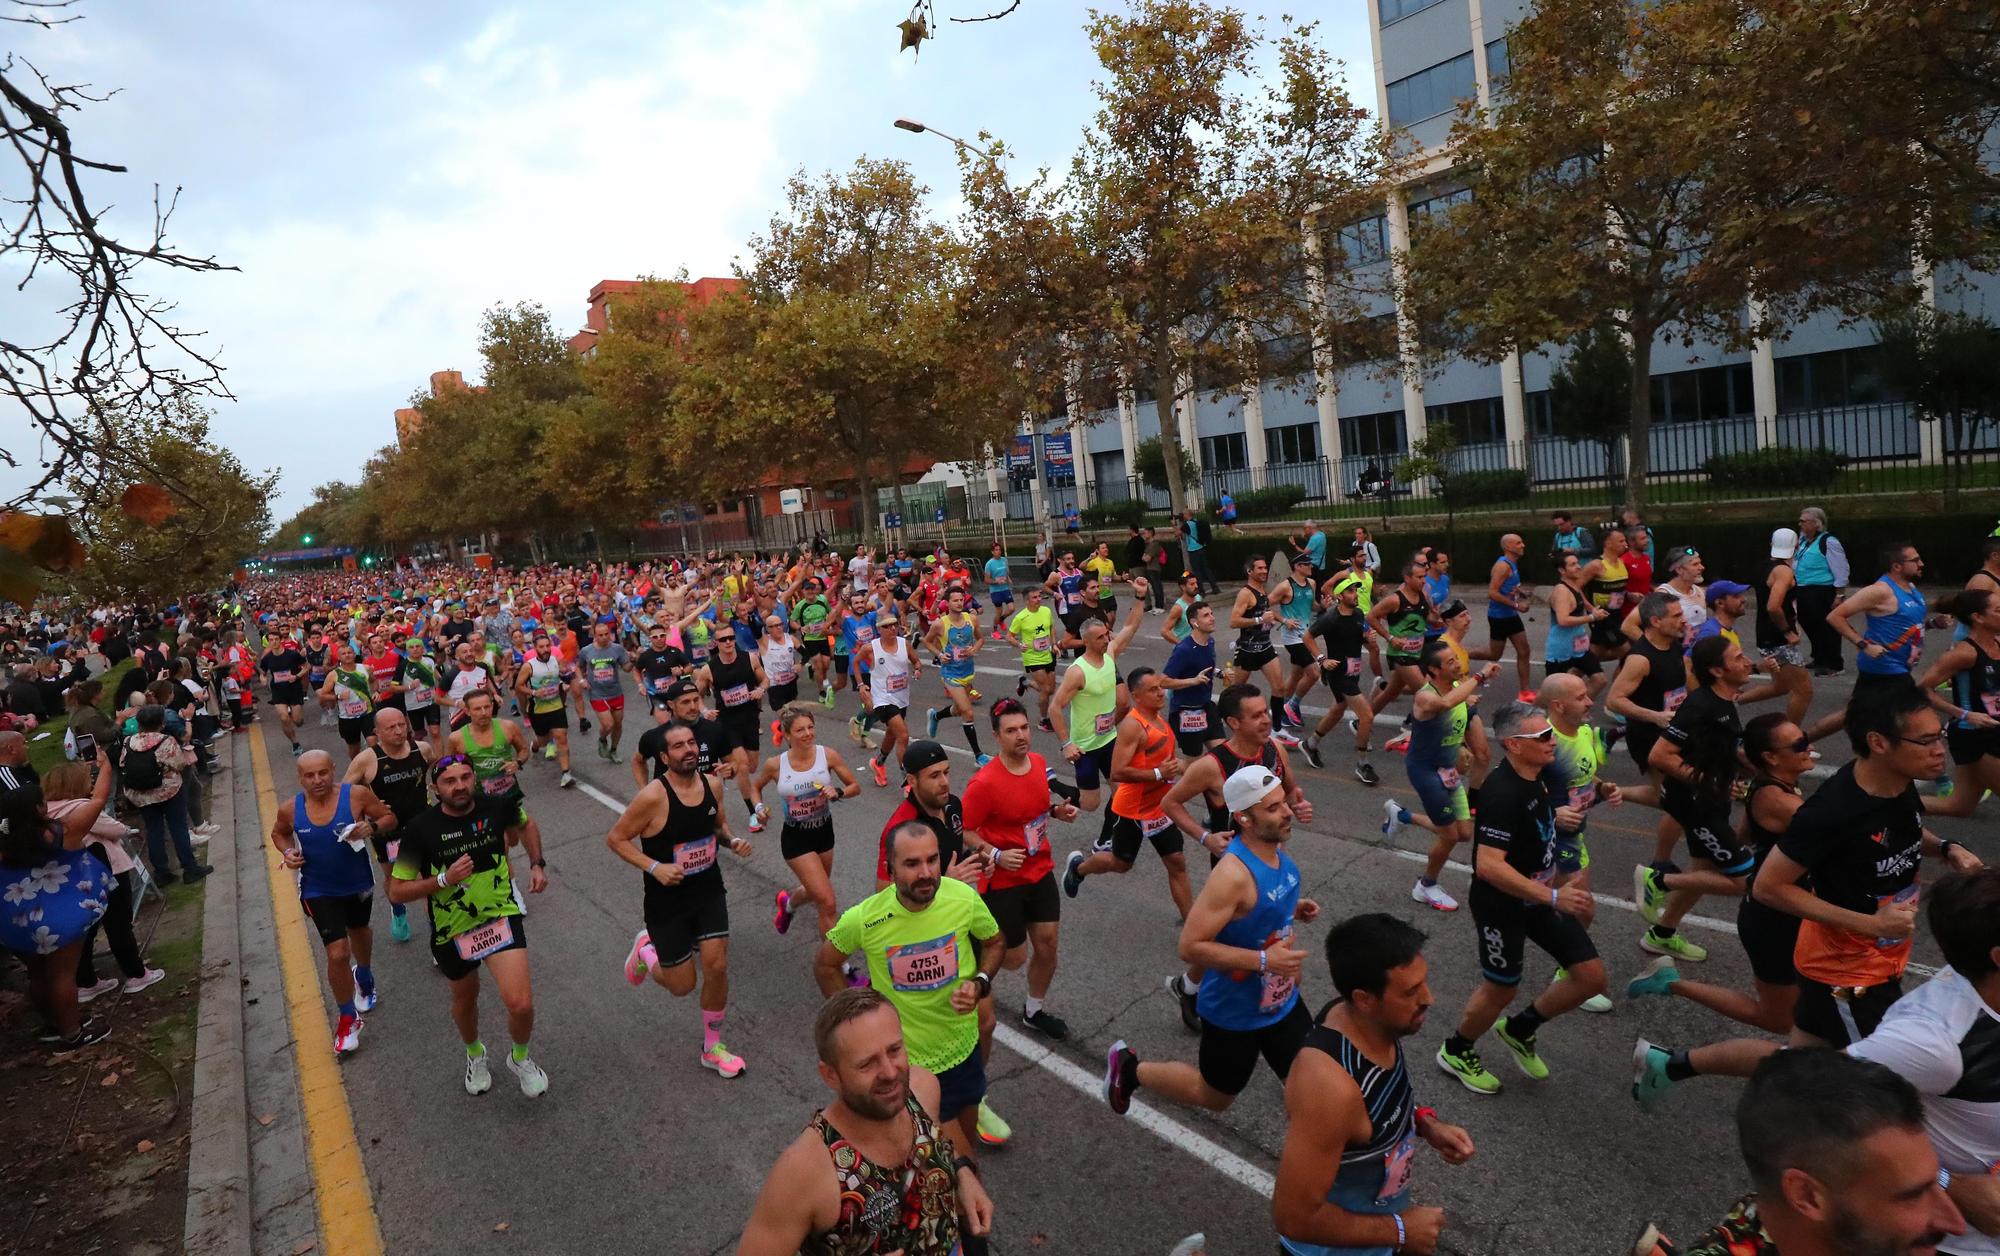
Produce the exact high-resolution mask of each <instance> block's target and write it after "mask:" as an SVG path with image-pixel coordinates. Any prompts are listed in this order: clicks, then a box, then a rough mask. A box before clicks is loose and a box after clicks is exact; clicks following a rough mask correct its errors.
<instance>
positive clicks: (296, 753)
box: [292, 742, 306, 759]
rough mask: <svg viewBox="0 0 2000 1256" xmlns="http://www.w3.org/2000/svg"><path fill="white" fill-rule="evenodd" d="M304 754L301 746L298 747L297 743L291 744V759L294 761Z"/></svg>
mask: <svg viewBox="0 0 2000 1256" xmlns="http://www.w3.org/2000/svg"><path fill="white" fill-rule="evenodd" d="M305 752H306V748H305V747H304V746H301V745H300V744H299V743H297V742H293V743H292V757H293V758H294V759H296V758H298V757H299V756H300V755H302V754H304V753H305Z"/></svg>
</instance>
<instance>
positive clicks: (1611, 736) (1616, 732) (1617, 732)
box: [1604, 720, 1625, 750]
mask: <svg viewBox="0 0 2000 1256" xmlns="http://www.w3.org/2000/svg"><path fill="white" fill-rule="evenodd" d="M1623 740H1625V721H1623V720H1620V721H1618V722H1617V723H1616V724H1613V725H1612V726H1611V727H1610V728H1608V729H1606V730H1605V731H1604V748H1605V749H1606V750H1615V749H1617V748H1618V743H1619V742H1621V741H1623Z"/></svg>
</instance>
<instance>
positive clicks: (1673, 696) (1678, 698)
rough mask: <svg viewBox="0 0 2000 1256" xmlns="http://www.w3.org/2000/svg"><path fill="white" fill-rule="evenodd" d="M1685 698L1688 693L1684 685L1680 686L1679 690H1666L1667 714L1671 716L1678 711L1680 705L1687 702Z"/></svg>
mask: <svg viewBox="0 0 2000 1256" xmlns="http://www.w3.org/2000/svg"><path fill="white" fill-rule="evenodd" d="M1687 696H1688V691H1687V686H1685V685H1683V686H1681V687H1680V688H1679V689H1669V690H1667V714H1669V715H1671V714H1673V713H1674V712H1675V711H1678V710H1680V709H1681V703H1683V702H1686V701H1687Z"/></svg>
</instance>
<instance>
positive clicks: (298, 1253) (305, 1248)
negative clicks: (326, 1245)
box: [292, 1239, 319, 1256]
mask: <svg viewBox="0 0 2000 1256" xmlns="http://www.w3.org/2000/svg"><path fill="white" fill-rule="evenodd" d="M318 1246H319V1240H318V1239H300V1240H299V1245H298V1246H297V1247H294V1248H293V1249H292V1256H306V1253H307V1252H309V1251H311V1250H312V1249H313V1248H315V1247H318Z"/></svg>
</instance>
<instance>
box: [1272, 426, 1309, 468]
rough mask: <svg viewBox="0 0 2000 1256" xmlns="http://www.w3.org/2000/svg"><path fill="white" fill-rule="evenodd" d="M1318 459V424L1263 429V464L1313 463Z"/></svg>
mask: <svg viewBox="0 0 2000 1256" xmlns="http://www.w3.org/2000/svg"><path fill="white" fill-rule="evenodd" d="M1318 458H1319V424H1317V423H1291V424H1287V425H1286V426H1284V427H1267V428H1265V429H1264V461H1265V462H1313V461H1315V460H1317V459H1318Z"/></svg>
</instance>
